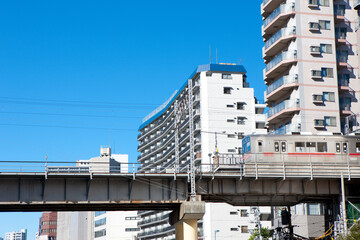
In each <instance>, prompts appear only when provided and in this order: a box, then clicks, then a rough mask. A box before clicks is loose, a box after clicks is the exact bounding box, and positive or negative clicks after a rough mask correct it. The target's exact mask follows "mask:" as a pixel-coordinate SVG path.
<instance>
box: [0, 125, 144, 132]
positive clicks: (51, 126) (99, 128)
mask: <svg viewBox="0 0 360 240" xmlns="http://www.w3.org/2000/svg"><path fill="white" fill-rule="evenodd" d="M0 126H16V127H45V128H69V129H86V130H109V129H111V130H114V131H137V129H129V128H112V127H109V128H104V127H81V126H61V125H40V124H16V123H0Z"/></svg>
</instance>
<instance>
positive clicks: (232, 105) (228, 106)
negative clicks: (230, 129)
mask: <svg viewBox="0 0 360 240" xmlns="http://www.w3.org/2000/svg"><path fill="white" fill-rule="evenodd" d="M226 107H227V108H233V107H234V104H228V105H226Z"/></svg>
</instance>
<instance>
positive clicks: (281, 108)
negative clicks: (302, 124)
mask: <svg viewBox="0 0 360 240" xmlns="http://www.w3.org/2000/svg"><path fill="white" fill-rule="evenodd" d="M298 111H300V100H299V99H291V100H285V101H283V102H281V103H279V104H277V105H275V106H274V107H272V108H270V109H269V111H268V112H267V118H268V123H270V124H274V123H278V122H281V120H282V119H284V118H287V117H289V116H291V115H292V114H293V113H294V112H298Z"/></svg>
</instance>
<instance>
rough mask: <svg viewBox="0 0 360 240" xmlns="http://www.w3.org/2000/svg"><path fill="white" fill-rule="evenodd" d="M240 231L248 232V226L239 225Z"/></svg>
mask: <svg viewBox="0 0 360 240" xmlns="http://www.w3.org/2000/svg"><path fill="white" fill-rule="evenodd" d="M241 233H249V228H248V226H241Z"/></svg>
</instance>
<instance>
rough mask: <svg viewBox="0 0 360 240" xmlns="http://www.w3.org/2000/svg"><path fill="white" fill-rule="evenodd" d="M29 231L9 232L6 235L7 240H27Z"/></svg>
mask: <svg viewBox="0 0 360 240" xmlns="http://www.w3.org/2000/svg"><path fill="white" fill-rule="evenodd" d="M26 239H27V230H26V229H21V231H14V232H8V233H6V234H5V240H26Z"/></svg>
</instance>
